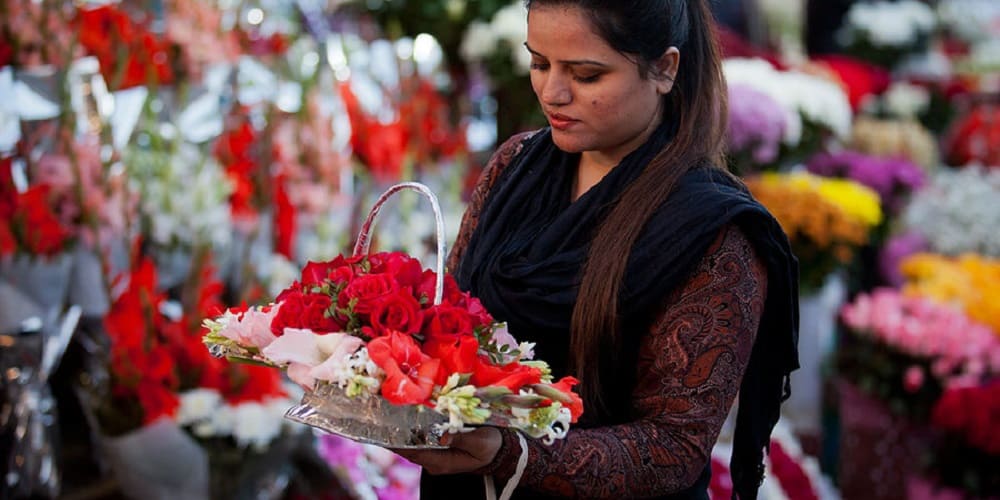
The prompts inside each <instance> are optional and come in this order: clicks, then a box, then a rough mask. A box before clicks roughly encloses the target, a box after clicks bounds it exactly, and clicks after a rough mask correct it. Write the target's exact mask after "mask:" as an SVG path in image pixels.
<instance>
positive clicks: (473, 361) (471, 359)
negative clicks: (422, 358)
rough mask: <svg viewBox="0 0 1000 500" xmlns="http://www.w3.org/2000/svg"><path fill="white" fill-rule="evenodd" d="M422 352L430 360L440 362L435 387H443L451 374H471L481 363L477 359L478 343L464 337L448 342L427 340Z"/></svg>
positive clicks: (473, 339) (472, 338)
mask: <svg viewBox="0 0 1000 500" xmlns="http://www.w3.org/2000/svg"><path fill="white" fill-rule="evenodd" d="M424 352H425V353H427V355H429V356H430V357H432V358H436V359H440V360H441V370H439V371H438V378H437V380H435V383H436V384H437V385H442V386H443V385H445V383H447V382H448V377H450V376H451V374H453V373H458V374H462V375H466V374H471V373H473V372H475V371H476V368H477V367H478V366H479V363H480V362H481V360H480V358H479V341H478V340H476V338H475V337H472V336H466V337H458V338H456V339H448V340H440V339H438V340H428V341H427V342H425V343H424Z"/></svg>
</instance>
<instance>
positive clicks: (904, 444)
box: [838, 380, 929, 500]
mask: <svg viewBox="0 0 1000 500" xmlns="http://www.w3.org/2000/svg"><path fill="white" fill-rule="evenodd" d="M838 392H839V397H840V419H841V431H840V435H841V437H840V477H839V483H840V484H839V485H838V486H839V487H840V491H841V493H842V494H843V497H844V498H866V499H873V500H895V499H906V498H915V497H910V496H909V494H908V485H907V479H908V478H909V477H911V476H913V475H914V474H916V473H918V472H919V467H920V459H921V457H923V456H924V454H925V453H927V452H928V448H929V436H928V434H929V430H928V429H926V428H925V427H922V426H918V425H916V424H914V423H913V422H911V421H909V420H908V419H906V418H903V417H901V416H898V415H895V414H893V413H892V412H891V411H890V410H889V408H888V407H887V406H886V405H885V404H884V403H882V402H881V401H879V400H877V399H875V398H873V397H871V396H869V395H868V394H866V393H864V392H863V391H862V390H861V389H859V388H858V387H856V386H855V385H854V384H851V383H850V382H847V381H843V380H841V381H839V383H838Z"/></svg>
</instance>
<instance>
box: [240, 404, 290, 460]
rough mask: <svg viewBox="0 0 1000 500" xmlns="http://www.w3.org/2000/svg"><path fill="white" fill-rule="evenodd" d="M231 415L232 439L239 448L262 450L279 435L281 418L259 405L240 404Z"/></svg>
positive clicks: (264, 406) (266, 407)
mask: <svg viewBox="0 0 1000 500" xmlns="http://www.w3.org/2000/svg"><path fill="white" fill-rule="evenodd" d="M233 415H234V426H233V438H235V439H236V443H237V444H239V445H240V446H254V447H255V448H257V449H263V448H266V447H267V445H269V444H271V441H272V440H274V438H275V437H277V436H278V435H279V434H281V424H282V419H281V417H280V416H277V417H276V416H275V414H274V412H273V411H271V410H270V409H269V408H268V406H266V405H263V404H261V403H256V402H250V403H242V404H240V405H238V406H236V407H234V408H233Z"/></svg>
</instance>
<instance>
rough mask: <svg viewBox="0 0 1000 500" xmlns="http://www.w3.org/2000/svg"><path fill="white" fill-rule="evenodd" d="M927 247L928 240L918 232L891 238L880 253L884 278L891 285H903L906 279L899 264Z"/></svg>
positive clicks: (880, 263) (880, 268) (880, 265)
mask: <svg viewBox="0 0 1000 500" xmlns="http://www.w3.org/2000/svg"><path fill="white" fill-rule="evenodd" d="M927 249H928V244H927V240H926V239H925V238H924V237H923V236H922V235H921V234H920V233H917V232H909V233H904V234H901V235H898V236H894V237H892V238H890V239H889V241H888V242H887V243H886V244H885V246H884V247H883V248H882V253H881V254H880V255H879V262H878V264H879V272H880V273H881V274H882V279H883V280H885V282H886V283H887V284H889V285H891V286H894V287H899V286H902V285H903V282H904V281H906V280H905V278H903V273H901V272H900V271H899V265H900V264H901V263H902V262H903V260H905V259H906V258H907V257H909V256H911V255H913V254H915V253H918V252H923V251H926V250H927Z"/></svg>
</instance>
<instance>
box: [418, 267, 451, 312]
mask: <svg viewBox="0 0 1000 500" xmlns="http://www.w3.org/2000/svg"><path fill="white" fill-rule="evenodd" d="M436 278H437V273H435V272H434V271H431V270H429V269H428V270H426V271H424V273H423V275H422V276H421V277H420V285H419V286H418V287H417V293H416V295H417V297H427V299H426V301H425V302H424V304H425V305H426V306H430V305H432V304H434V286H435V284H436V283H435V280H436ZM461 301H462V291H461V290H459V289H458V283H456V282H455V278H454V277H452V275H450V274H446V275H444V296H443V297H442V300H441V303H442V304H451V305H453V306H455V305H459V304H460V303H461Z"/></svg>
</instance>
